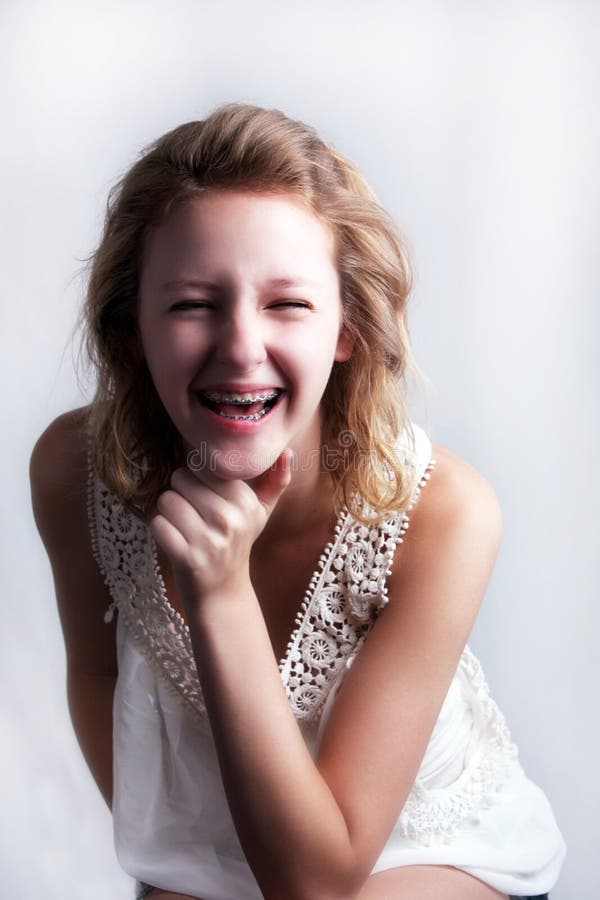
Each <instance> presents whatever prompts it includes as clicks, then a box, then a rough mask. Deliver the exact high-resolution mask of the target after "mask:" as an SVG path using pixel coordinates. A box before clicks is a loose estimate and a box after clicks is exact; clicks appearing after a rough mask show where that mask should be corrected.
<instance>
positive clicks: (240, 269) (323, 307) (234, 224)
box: [138, 190, 352, 479]
mask: <svg viewBox="0 0 600 900" xmlns="http://www.w3.org/2000/svg"><path fill="white" fill-rule="evenodd" d="M138 321H139V331H140V336H141V340H142V346H143V351H144V355H145V358H146V362H147V365H148V368H149V370H150V374H151V376H152V379H153V381H154V385H155V387H156V390H157V392H158V394H159V396H160V398H161V400H162V403H163V405H164V407H165V409H166V410H167V413H168V414H169V416H170V417H171V419H172V421H173V423H174V425H175V427H176V428H177V430H178V431H179V433H180V434H181V436H182V438H183V440H184V443H185V444H186V446H187V447H188V448H195V449H197V450H199V451H201V452H200V458H201V459H203V460H205V461H208V462H209V463H210V466H211V468H212V469H213V470H214V471H215V472H216V473H217V474H219V475H221V476H222V477H229V478H232V477H235V478H244V479H249V478H252V477H255V476H256V475H257V474H259V473H260V472H262V471H264V470H265V469H266V468H268V467H269V466H270V465H271V464H272V462H273V461H274V459H275V458H276V457H277V456H278V455H279V454H280V453H281V452H282V451H283V450H284V449H285V447H292V449H294V450H295V451H296V453H297V454H298V455H300V456H301V457H302V458H303V459H304V460H307V459H309V458H313V459H318V452H319V449H320V445H321V428H320V416H319V408H320V401H321V397H322V395H323V392H324V390H325V387H326V385H327V381H328V378H329V375H330V372H331V368H332V366H333V363H334V362H335V361H338V362H342V361H345V360H347V359H348V358H349V356H350V354H351V349H352V348H351V342H350V340H349V338H348V337H347V335H346V334H345V332H344V331H343V330H342V304H341V299H340V284H339V276H338V272H337V268H336V264H335V253H334V239H333V235H332V233H331V231H330V229H329V228H328V227H327V225H325V224H324V223H323V222H322V221H321V220H320V219H319V218H318V217H317V216H316V215H315V214H314V213H312V212H311V211H310V210H309V209H308V207H307V206H306V205H305V204H304V203H303V202H302V200H301V199H299V198H297V197H295V196H294V195H291V194H285V193H252V192H248V191H237V190H236V191H234V190H214V191H207V192H206V193H204V194H202V195H201V196H200V197H197V198H195V199H193V200H190V201H187V202H185V203H184V204H183V205H181V206H179V207H177V208H176V209H175V211H174V212H173V213H172V215H171V216H170V217H169V218H168V219H167V221H166V222H165V223H163V224H161V225H160V226H159V227H157V228H156V229H155V230H154V231H153V232H152V233H151V235H150V237H149V239H148V241H147V243H146V246H145V253H144V261H143V264H142V271H141V283H140V294H139V308H138Z"/></svg>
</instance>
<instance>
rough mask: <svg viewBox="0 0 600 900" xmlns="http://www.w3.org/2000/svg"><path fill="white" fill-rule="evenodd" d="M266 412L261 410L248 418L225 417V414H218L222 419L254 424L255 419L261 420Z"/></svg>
mask: <svg viewBox="0 0 600 900" xmlns="http://www.w3.org/2000/svg"><path fill="white" fill-rule="evenodd" d="M266 414H267V410H266V409H261V411H260V412H257V413H252V415H250V416H226V415H225V413H219V415H220V416H221V418H222V419H236V420H237V421H243V422H254V421H256V420H257V419H262V417H263V416H266Z"/></svg>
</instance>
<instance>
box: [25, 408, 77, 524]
mask: <svg viewBox="0 0 600 900" xmlns="http://www.w3.org/2000/svg"><path fill="white" fill-rule="evenodd" d="M86 415H87V408H85V407H82V408H80V409H75V410H72V411H70V412H67V413H64V414H63V415H61V416H58V418H56V419H55V420H54V421H53V422H52V423H51V424H50V425H49V426H48V427H47V428H46V429H45V431H44V432H43V433H42V434H41V435H40V437H39V438H38V440H37V442H36V444H35V446H34V448H33V451H32V454H31V460H30V465H29V474H30V481H31V494H32V503H33V511H34V515H35V519H36V523H37V526H38V529H39V531H40V534H41V535H42V538H43V539H44V542H46V540H47V538H48V539H49V538H51V537H52V533H53V531H54V528H53V526H54V525H57V524H59V523H61V524H62V526H63V527H64V526H66V524H67V522H68V521H71V520H72V517H73V515H75V517H76V519H77V520H79V521H80V520H81V514H82V511H85V502H86V485H87V438H86Z"/></svg>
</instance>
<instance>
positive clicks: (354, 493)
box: [84, 104, 414, 521]
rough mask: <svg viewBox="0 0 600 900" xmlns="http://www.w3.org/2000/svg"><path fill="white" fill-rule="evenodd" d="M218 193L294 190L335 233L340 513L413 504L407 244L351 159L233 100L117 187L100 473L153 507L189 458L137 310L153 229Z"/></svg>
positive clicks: (94, 333)
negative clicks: (340, 338) (406, 447)
mask: <svg viewBox="0 0 600 900" xmlns="http://www.w3.org/2000/svg"><path fill="white" fill-rule="evenodd" d="M210 188H215V189H226V188H237V189H240V188H241V189H244V188H247V189H249V190H258V191H269V190H277V191H282V190H283V191H286V192H290V193H292V194H294V195H295V196H297V197H300V198H301V199H302V200H303V201H304V202H305V203H306V204H307V206H308V207H309V208H310V209H311V210H312V211H313V212H314V213H315V214H316V215H317V216H318V217H319V218H320V219H321V220H322V221H324V222H325V223H326V224H327V225H328V226H329V227H330V229H331V230H332V232H333V234H334V236H335V246H336V253H337V265H338V271H339V276H340V283H341V293H342V306H343V313H342V317H343V328H344V329H345V330H346V331H347V333H348V334H349V335H350V336H351V338H352V340H353V342H354V347H353V352H352V356H351V358H350V359H349V360H348V361H346V362H336V363H334V365H333V369H332V371H331V375H330V378H329V381H328V384H327V387H326V389H325V393H324V395H323V398H322V421H323V435H322V439H323V449H324V451H326V455H325V453H324V455H323V457H322V461H323V459H326V461H327V465H326V468H327V469H328V470H329V471H330V472H331V475H332V478H333V481H334V484H335V486H336V494H335V496H336V506H337V508H339V507H340V506H341V505H342V504H345V505H346V506H347V507H348V508H349V510H350V511H351V512H352V513H353V514H354V515H356V516H357V517H358V518H359V519H361V520H363V521H366V520H371V519H373V518H377V517H380V516H382V515H385V514H386V513H387V512H390V511H392V510H397V509H403V508H405V507H406V506H407V505H408V503H409V500H410V496H411V494H412V491H413V488H414V473H413V471H412V469H411V467H410V464H409V463H408V461H407V460H408V458H409V455H408V456H407V457H406V458H405V457H404V456H403V455H402V454H399V453H398V450H397V443H398V436H399V434H401V433H402V432H404V433H405V434H407V435H409V440H410V439H411V438H410V436H411V434H412V433H411V431H410V425H409V422H408V417H407V409H406V401H405V394H406V390H405V380H406V376H407V374H408V373H409V371H410V370H411V369H412V358H411V353H410V346H409V341H408V333H407V325H406V301H407V297H408V294H409V291H410V287H411V271H410V265H409V262H408V257H407V253H406V250H405V247H404V245H403V243H402V241H401V239H400V237H399V235H398V234H397V232H396V228H395V225H394V223H393V221H392V220H391V219H390V217H389V216H388V214H387V213H386V212H385V211H384V210H383V209H382V208H381V206H380V205H379V204H378V202H377V200H376V198H375V196H374V194H373V192H372V190H371V188H370V187H369V185H368V184H367V182H366V181H365V180H364V178H363V177H362V175H361V174H360V173H359V172H358V170H357V169H356V168H355V166H354V165H353V164H352V163H351V162H349V161H348V160H347V159H345V158H344V157H343V156H342V155H341V154H340V153H338V151H337V150H335V149H334V148H332V147H330V146H329V145H327V144H326V143H325V142H323V141H322V140H321V139H320V138H319V137H318V135H317V134H316V132H315V131H314V130H313V129H312V128H310V127H308V126H306V125H304V124H303V123H301V122H298V121H294V120H292V119H290V118H288V117H287V116H285V115H284V114H283V113H281V112H279V111H278V110H269V109H262V108H260V107H256V106H251V105H246V104H228V105H226V106H221V107H219V108H217V109H216V110H215V111H214V112H213V113H212V114H211V115H209V116H208V118H206V119H205V120H203V121H197V122H188V123H187V124H184V125H181V126H179V127H178V128H175V129H174V130H172V131H170V132H168V133H167V134H165V135H163V136H162V137H161V138H159V139H158V140H157V141H156V142H155V143H153V144H151V145H150V146H149V147H148V148H147V149H146V150H145V151H144V152H143V153H142V154H141V156H140V158H139V159H138V161H137V162H136V163H135V164H134V165H133V167H132V168H131V169H130V171H129V172H128V173H127V174H126V175H125V176H124V177H123V179H122V180H121V181H120V182H119V183H118V184H117V185H116V186H115V187H114V188H113V190H112V191H111V193H110V195H109V200H108V206H107V213H106V220H105V225H104V232H103V236H102V240H101V242H100V245H99V247H98V249H97V251H96V253H95V254H94V255H93V257H92V258H91V268H90V274H89V282H88V292H87V300H86V304H85V309H84V324H85V333H86V344H85V346H86V349H87V354H88V356H89V359H90V360H91V362H92V363H93V365H94V366H95V368H96V370H97V389H96V394H95V397H94V399H93V402H92V404H91V406H90V410H89V426H90V430H91V435H92V447H93V452H94V457H95V460H94V461H95V467H96V471H97V473H98V475H99V476H100V478H101V479H102V480H103V481H104V483H105V484H106V486H107V487H108V488H109V489H110V490H112V491H113V492H114V493H115V494H116V495H117V496H118V497H119V499H120V500H121V501H122V502H123V503H125V504H126V505H127V506H128V507H129V508H132V509H135V510H137V511H138V512H140V513H142V514H143V515H147V514H148V513H149V512H150V511H151V510H152V508H153V507H154V505H155V503H156V499H157V497H158V495H159V494H160V493H161V492H162V491H163V490H165V488H166V487H167V485H168V483H169V479H170V475H171V472H172V471H173V469H174V468H176V467H177V466H179V465H183V464H185V450H184V447H183V442H182V440H181V438H180V436H179V434H178V432H177V431H176V429H175V427H174V425H173V423H172V422H171V420H170V418H169V416H168V414H167V412H166V410H165V409H164V407H163V405H162V403H161V401H160V399H159V397H158V394H157V393H156V390H155V389H154V385H153V382H152V379H151V377H150V373H149V371H148V368H147V366H146V363H145V360H144V357H143V353H142V350H141V344H140V340H139V336H138V330H137V316H136V308H137V300H138V288H139V280H140V266H141V260H142V254H143V250H144V245H145V242H146V240H147V237H148V235H149V233H150V232H151V231H152V229H153V228H155V227H156V226H157V225H158V224H159V223H161V222H163V221H164V220H165V219H166V218H167V217H168V215H169V214H170V213H171V212H172V211H173V209H174V208H175V207H176V206H177V205H178V204H180V203H182V202H184V201H186V200H189V199H191V198H193V197H195V196H197V195H198V194H199V193H200V192H201V191H205V190H206V189H210Z"/></svg>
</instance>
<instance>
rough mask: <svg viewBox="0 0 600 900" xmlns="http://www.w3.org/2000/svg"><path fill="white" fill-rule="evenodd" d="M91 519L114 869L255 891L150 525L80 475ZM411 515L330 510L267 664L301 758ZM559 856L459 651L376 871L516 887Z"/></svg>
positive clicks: (240, 899)
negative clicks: (287, 628)
mask: <svg viewBox="0 0 600 900" xmlns="http://www.w3.org/2000/svg"><path fill="white" fill-rule="evenodd" d="M402 452H403V453H405V454H407V455H408V457H409V458H410V460H411V461H412V462H413V463H414V469H415V480H416V483H417V487H416V490H415V496H414V498H413V502H416V500H417V497H418V492H419V490H420V488H422V487H423V486H424V485H425V483H426V480H427V478H428V468H429V465H430V456H431V444H430V442H429V439H428V438H427V437H426V435H425V434H424V433H423V432H422V431H421V430H420V429H417V428H415V441H414V446H413V445H412V444H411V443H410V442H405V443H404V444H403V445H402ZM407 512H409V510H408V511H407ZM90 521H91V530H92V540H93V546H94V550H95V553H96V556H97V559H98V562H99V564H100V566H101V568H102V570H103V572H104V574H105V577H106V580H107V583H108V585H109V588H110V590H111V595H112V599H113V606H114V607H116V608H117V609H118V611H119V621H118V625H117V645H118V659H119V678H118V683H117V690H116V693H115V700H114V801H113V816H114V829H115V846H116V850H117V854H118V857H119V860H120V862H121V865H122V866H123V868H124V869H125V871H127V872H128V873H129V874H131V875H132V876H133V877H135V878H137V879H139V880H140V881H145V882H148V883H149V884H153V885H155V886H157V887H162V888H166V889H170V890H172V891H178V892H181V893H186V894H189V895H191V896H196V897H201V898H203V900H254V898H256V900H259V898H260V897H261V894H260V891H259V888H258V885H257V883H256V881H255V879H254V876H253V875H252V872H251V870H250V868H249V866H248V865H247V863H246V861H245V859H244V855H243V852H242V850H241V847H240V844H239V841H238V839H237V835H236V832H235V828H234V825H233V822H232V819H231V815H230V813H229V808H228V805H227V801H226V798H225V793H224V790H223V785H222V781H221V778H220V773H219V766H218V761H217V758H216V753H215V748H214V744H213V741H212V736H211V731H210V725H209V722H208V719H207V716H206V713H205V711H204V705H203V701H202V696H201V689H200V686H199V683H198V680H197V675H196V673H195V667H194V662H193V656H192V653H191V644H190V642H189V633H187V629H186V628H185V626H184V624H183V621H182V620H181V617H179V616H178V615H177V613H175V611H174V610H173V609H172V607H170V604H169V603H168V599H167V597H166V594H165V591H164V584H163V583H162V579H161V578H160V576H159V574H158V573H157V568H156V556H155V550H154V547H153V544H152V541H151V539H150V535H149V532H148V531H147V529H146V528H145V527H144V526H143V525H141V524H140V523H139V522H138V521H137V520H135V519H134V517H133V516H131V515H130V514H129V513H127V512H126V511H125V510H123V508H122V507H121V506H120V505H119V503H118V501H116V500H115V498H114V497H112V495H110V494H109V493H108V491H106V489H105V488H104V487H103V486H102V485H101V484H100V483H99V482H98V481H97V480H95V479H94V478H93V477H92V478H91V480H90ZM408 525H409V519H408V515H406V514H402V513H399V514H397V515H395V516H392V517H390V518H389V519H388V520H386V521H385V522H384V523H382V525H381V526H380V527H378V528H376V529H368V528H365V526H362V525H360V524H359V523H357V522H355V521H354V520H353V519H352V518H351V517H350V516H347V515H346V516H342V517H341V519H340V523H339V524H338V527H337V529H336V534H335V538H334V541H333V542H332V543H331V544H330V545H328V547H327V548H325V552H324V555H323V557H322V558H321V563H320V567H319V570H318V571H317V572H316V573H315V575H314V577H313V579H312V581H311V585H310V588H309V590H308V591H307V596H306V598H305V601H304V603H303V604H302V606H301V608H300V612H299V614H298V618H297V623H296V629H295V631H294V634H293V635H292V639H291V641H290V644H289V646H288V651H287V655H286V657H285V659H283V660H282V661H281V664H280V671H281V676H282V679H283V682H284V684H285V685H286V689H287V692H288V696H289V698H290V703H291V704H292V708H293V709H294V712H295V714H296V717H297V719H298V723H299V726H300V728H301V730H302V733H303V735H304V737H305V740H306V742H307V744H308V746H309V748H310V749H311V752H312V753H313V754H314V753H315V752H316V750H317V748H318V745H319V741H320V738H321V734H322V732H323V729H324V727H325V724H326V722H327V718H328V716H329V713H330V710H331V708H332V705H333V702H334V701H335V696H336V692H337V690H338V689H339V687H340V685H341V683H342V681H343V678H344V675H345V673H346V671H347V669H348V667H349V666H350V665H351V664H352V660H353V659H354V657H355V656H356V654H357V653H358V652H359V650H360V647H361V645H362V642H363V641H364V640H365V638H366V637H367V635H368V631H369V630H370V627H371V626H372V624H373V622H374V621H375V619H376V617H377V614H378V612H379V611H380V609H381V608H382V606H383V605H384V604H385V603H386V602H387V592H386V588H385V577H386V575H387V574H388V573H389V570H390V566H391V564H392V559H393V551H394V548H395V546H396V544H397V543H399V542H400V541H401V540H402V537H403V535H404V533H405V532H406V529H407V528H408ZM376 752H377V751H376V748H374V753H376ZM563 857H564V843H563V840H562V837H561V835H560V832H559V831H558V828H557V826H556V823H555V821H554V817H553V815H552V811H551V809H550V806H549V804H548V801H547V800H546V798H545V796H544V794H543V793H542V791H541V790H540V789H539V788H538V787H537V786H536V785H534V784H533V783H532V782H531V781H529V780H528V779H527V778H526V777H525V775H524V773H523V771H522V769H521V767H520V765H519V763H518V761H517V759H516V748H515V747H514V745H513V744H512V743H511V741H510V736H509V734H508V731H507V729H506V725H505V723H504V719H503V717H502V714H501V713H500V711H499V710H498V707H497V706H496V704H495V703H494V702H493V700H492V699H491V698H490V696H489V692H488V689H487V686H486V684H485V679H484V677H483V673H482V671H481V667H480V666H479V663H478V661H477V660H476V658H475V657H474V656H473V654H472V653H471V651H470V650H469V649H468V648H466V649H465V651H464V653H463V656H462V658H461V661H460V664H459V667H458V670H457V673H456V676H455V678H454V680H453V682H452V684H451V686H450V690H449V692H448V695H447V697H446V700H445V703H444V706H443V708H442V711H441V713H440V716H439V718H438V721H437V723H436V726H435V729H434V731H433V734H432V737H431V740H430V742H429V745H428V747H427V751H426V753H425V756H424V759H423V761H422V764H421V767H420V769H419V773H418V776H417V779H416V781H415V785H414V787H413V789H412V791H411V794H410V796H409V798H408V800H407V802H406V804H405V807H404V809H403V810H402V813H401V814H400V816H399V818H398V821H397V823H396V825H395V827H394V829H393V831H392V834H391V835H390V838H389V839H388V841H387V843H386V845H385V847H384V849H383V851H382V853H381V855H380V857H379V859H378V860H377V862H376V864H375V867H374V870H373V871H375V872H377V871H381V870H384V869H388V868H393V867H396V866H404V865H412V864H443V865H451V866H456V867H458V868H461V869H464V870H465V871H467V872H470V873H471V874H473V875H475V876H476V877H478V878H480V879H481V880H482V881H484V882H486V883H488V884H490V885H491V886H493V887H495V888H497V889H498V890H501V891H504V892H506V893H508V894H519V895H528V894H540V893H545V892H546V891H548V890H550V889H551V888H552V887H553V885H554V883H555V882H556V879H557V877H558V873H559V870H560V866H561V864H562V860H563Z"/></svg>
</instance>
